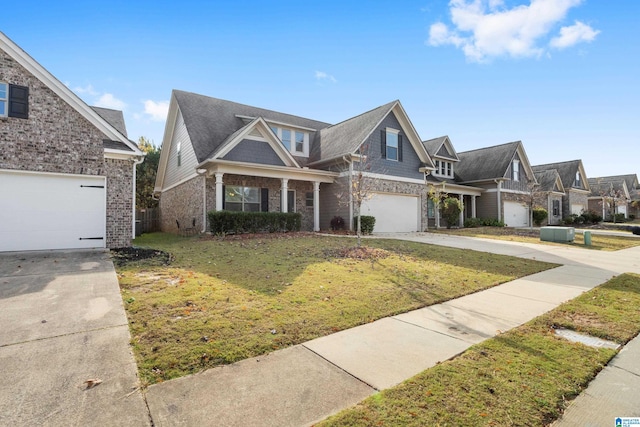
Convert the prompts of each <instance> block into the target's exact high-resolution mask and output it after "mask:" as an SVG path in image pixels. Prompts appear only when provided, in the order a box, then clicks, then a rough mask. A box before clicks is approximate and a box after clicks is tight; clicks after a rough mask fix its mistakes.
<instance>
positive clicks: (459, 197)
mask: <svg viewBox="0 0 640 427" xmlns="http://www.w3.org/2000/svg"><path fill="white" fill-rule="evenodd" d="M458 199H459V200H460V204H461V205H462V209H460V219H459V220H458V226H460V227H462V226H463V225H464V196H463V195H462V194H459V195H458Z"/></svg>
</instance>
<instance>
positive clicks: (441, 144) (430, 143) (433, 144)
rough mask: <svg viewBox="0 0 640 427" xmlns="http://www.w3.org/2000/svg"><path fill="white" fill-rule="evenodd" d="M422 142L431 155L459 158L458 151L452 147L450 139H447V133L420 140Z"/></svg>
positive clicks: (451, 158)
mask: <svg viewBox="0 0 640 427" xmlns="http://www.w3.org/2000/svg"><path fill="white" fill-rule="evenodd" d="M422 144H423V145H424V148H425V149H426V150H427V153H429V155H430V156H431V157H440V158H443V159H449V160H458V161H459V160H460V158H459V157H458V153H456V150H455V148H453V144H452V143H451V139H449V136H448V135H444V136H439V137H438V138H433V139H428V140H426V141H422ZM443 149H444V151H443ZM445 152H446V153H445Z"/></svg>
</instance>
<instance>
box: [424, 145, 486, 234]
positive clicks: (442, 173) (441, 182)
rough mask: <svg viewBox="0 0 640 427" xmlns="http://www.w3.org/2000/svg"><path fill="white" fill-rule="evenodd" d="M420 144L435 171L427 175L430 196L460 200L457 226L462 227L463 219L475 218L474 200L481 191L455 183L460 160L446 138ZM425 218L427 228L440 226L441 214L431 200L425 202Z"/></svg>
mask: <svg viewBox="0 0 640 427" xmlns="http://www.w3.org/2000/svg"><path fill="white" fill-rule="evenodd" d="M422 144H423V145H424V147H425V148H426V150H427V153H429V155H430V156H431V158H432V159H433V163H434V166H435V169H434V170H433V171H432V172H431V173H430V174H429V175H427V186H428V187H429V189H430V190H431V191H432V194H435V195H440V194H442V195H447V196H450V197H457V198H458V199H460V201H461V202H462V206H463V209H462V212H461V213H460V220H459V224H458V225H459V226H462V225H464V220H465V219H467V218H475V216H476V198H477V197H479V196H480V195H481V194H482V191H483V189H482V188H477V187H472V186H468V185H461V184H459V183H457V182H456V169H457V164H458V163H459V162H460V159H459V158H458V153H456V150H455V148H454V147H453V144H452V143H451V139H450V138H449V137H448V136H446V135H445V136H441V137H438V138H433V139H429V140H427V141H423V142H422ZM427 217H428V220H429V227H435V228H439V227H440V226H441V224H440V219H441V212H440V210H439V209H436V208H435V203H434V201H433V200H431V199H429V200H428V201H427ZM443 225H444V224H443Z"/></svg>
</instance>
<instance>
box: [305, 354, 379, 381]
mask: <svg viewBox="0 0 640 427" xmlns="http://www.w3.org/2000/svg"><path fill="white" fill-rule="evenodd" d="M300 345H301V346H302V347H304V348H305V349H307V350H308V351H310V352H311V353H313V354H315V355H316V356H318V357H319V358H320V359H322V360H324V361H325V362H327V363H329V364H330V365H333V366H335V367H336V368H338V369H339V370H341V371H342V372H344V373H345V374H347V375H349V376H350V377H351V378H353V379H355V380H356V381H359V382H361V383H362V384H364V385H366V386H367V387H370V388H371V389H373V390H375V391H377V392H380V390H379V389H377V388H375V387H374V386H372V385H371V384H369V383H368V382H366V381H364V380H362V379H360V378H358V377H356V376H355V375H353V374H352V373H351V372H349V371H347V370H346V369H344V368H342V367H340V366H338V365H336V364H335V363H333V362H332V361H331V360H329V359H327V358H326V357H324V356H323V355H321V354H320V353H317V352H315V351H313V350H312V349H310V348H309V347H307V346H306V345H305V343H302V344H300Z"/></svg>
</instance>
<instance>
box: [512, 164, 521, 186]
mask: <svg viewBox="0 0 640 427" xmlns="http://www.w3.org/2000/svg"><path fill="white" fill-rule="evenodd" d="M513 180H514V181H520V160H514V161H513Z"/></svg>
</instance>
